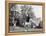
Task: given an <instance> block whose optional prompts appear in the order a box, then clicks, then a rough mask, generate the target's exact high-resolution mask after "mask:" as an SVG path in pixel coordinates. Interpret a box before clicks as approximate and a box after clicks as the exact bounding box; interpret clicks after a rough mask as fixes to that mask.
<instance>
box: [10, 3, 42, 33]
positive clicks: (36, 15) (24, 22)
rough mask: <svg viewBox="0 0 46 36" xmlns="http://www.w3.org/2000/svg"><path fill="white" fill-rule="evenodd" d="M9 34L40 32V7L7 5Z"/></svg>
mask: <svg viewBox="0 0 46 36" xmlns="http://www.w3.org/2000/svg"><path fill="white" fill-rule="evenodd" d="M9 26H10V27H9V28H10V32H42V28H43V22H42V6H40V5H29V4H28V5H27V4H26V5H25V4H15V3H10V4H9Z"/></svg>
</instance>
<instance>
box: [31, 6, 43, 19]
mask: <svg viewBox="0 0 46 36" xmlns="http://www.w3.org/2000/svg"><path fill="white" fill-rule="evenodd" d="M31 6H32V8H33V9H32V11H33V12H34V14H35V16H36V17H37V18H39V17H40V18H41V20H42V6H38V5H31Z"/></svg>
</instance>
